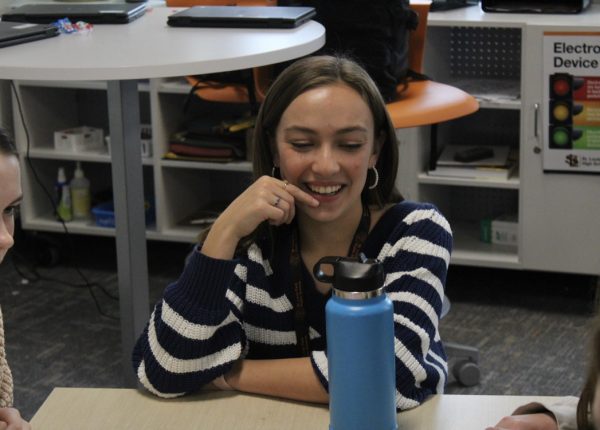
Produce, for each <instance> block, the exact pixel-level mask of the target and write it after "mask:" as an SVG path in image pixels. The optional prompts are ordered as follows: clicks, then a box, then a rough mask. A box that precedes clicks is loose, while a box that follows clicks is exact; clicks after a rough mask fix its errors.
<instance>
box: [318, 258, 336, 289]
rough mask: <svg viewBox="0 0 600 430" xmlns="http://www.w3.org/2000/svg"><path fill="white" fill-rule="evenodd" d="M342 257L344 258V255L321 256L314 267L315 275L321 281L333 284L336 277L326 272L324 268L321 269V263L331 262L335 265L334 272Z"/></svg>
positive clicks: (330, 263)
mask: <svg viewBox="0 0 600 430" xmlns="http://www.w3.org/2000/svg"><path fill="white" fill-rule="evenodd" d="M341 259H342V257H323V258H321V259H320V260H319V261H317V264H315V265H314V267H313V275H315V278H317V279H318V280H319V281H321V282H325V283H327V284H333V280H334V277H333V276H330V275H327V274H326V273H325V272H323V270H322V269H321V265H323V264H329V265H331V266H332V267H333V269H334V272H335V266H336V265H337V263H338V262H339V261H340V260H341Z"/></svg>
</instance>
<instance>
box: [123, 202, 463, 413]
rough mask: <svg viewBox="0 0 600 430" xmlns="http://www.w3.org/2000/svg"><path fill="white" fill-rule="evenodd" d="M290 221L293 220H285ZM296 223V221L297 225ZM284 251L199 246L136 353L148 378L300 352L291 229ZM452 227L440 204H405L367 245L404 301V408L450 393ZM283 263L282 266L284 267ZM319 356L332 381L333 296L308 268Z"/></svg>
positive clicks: (171, 390) (398, 314)
mask: <svg viewBox="0 0 600 430" xmlns="http://www.w3.org/2000/svg"><path fill="white" fill-rule="evenodd" d="M282 228H284V229H285V228H286V227H282ZM288 230H289V229H288ZM280 236H281V238H280V239H279V240H280V242H278V244H277V247H276V249H277V252H276V255H274V256H273V258H268V257H269V252H270V249H271V246H270V245H269V244H268V243H259V242H255V243H253V244H252V245H251V246H250V247H249V248H248V250H247V252H246V253H245V255H244V256H243V257H239V258H235V259H232V260H217V259H213V258H210V257H207V256H205V255H203V254H201V253H200V252H198V250H196V251H194V252H193V253H192V255H191V257H190V259H189V260H188V262H187V264H186V267H185V269H184V271H183V273H182V275H181V277H180V278H179V280H178V281H177V282H175V283H173V284H171V285H169V286H168V287H167V288H166V290H165V292H164V296H163V298H162V300H161V301H159V303H158V304H157V305H156V306H155V308H154V311H153V312H152V315H151V317H150V321H149V323H148V325H147V326H146V328H145V329H144V332H143V333H142V335H141V336H140V338H139V339H138V341H137V343H136V345H135V348H134V351H133V366H134V370H135V372H136V373H137V376H138V378H139V380H140V381H141V383H142V384H143V385H144V386H145V387H146V388H147V389H148V390H149V391H151V392H152V393H154V394H156V395H158V396H161V397H175V396H179V395H183V394H186V393H190V392H194V391H197V390H198V389H200V387H201V386H202V385H204V384H207V383H209V382H210V381H212V380H213V379H215V378H217V377H219V376H220V375H223V374H225V373H226V372H227V371H229V370H230V369H231V368H232V366H233V364H234V362H235V361H236V360H238V359H240V358H248V359H261V358H262V359H272V358H288V357H295V356H297V349H296V333H295V331H294V311H293V308H292V304H291V303H292V302H291V301H290V298H289V297H288V296H287V295H286V293H287V292H288V291H289V288H286V287H285V286H286V285H290V282H291V281H290V278H291V269H290V265H289V255H290V250H291V249H290V248H291V247H290V235H289V234H285V230H284V234H281V235H280ZM451 245H452V233H451V230H450V226H449V225H448V222H447V221H446V219H445V218H444V217H443V216H442V215H441V214H440V213H439V212H438V211H437V209H436V208H435V207H433V206H432V205H430V204H421V203H414V202H407V201H404V202H401V203H398V204H396V205H395V206H393V207H392V208H390V209H389V210H388V211H386V213H385V214H383V216H382V217H381V218H380V220H379V221H378V222H377V224H376V225H375V226H374V227H373V229H372V230H371V232H370V233H369V236H368V237H367V240H366V241H365V242H364V244H363V247H362V250H361V252H363V253H364V254H365V255H366V256H367V257H369V258H377V260H379V261H380V262H381V263H382V264H383V266H384V271H385V288H386V293H387V294H388V297H389V298H390V299H391V300H392V302H393V305H394V331H395V353H396V406H397V408H398V409H399V410H404V409H409V408H412V407H415V406H417V405H419V404H420V403H421V402H422V401H423V400H425V398H426V397H427V396H429V395H431V394H434V393H441V392H443V389H444V385H445V382H446V376H447V364H446V356H445V353H444V349H443V346H442V342H441V340H440V336H439V332H438V322H439V318H440V314H441V310H442V301H443V297H444V283H445V278H446V271H447V268H448V263H449V259H450V249H451ZM274 268H275V269H274ZM303 272H304V273H303V276H304V278H303V279H304V285H305V290H306V291H305V292H304V294H305V303H306V304H307V313H308V315H307V321H308V323H309V335H310V347H311V362H312V365H313V369H314V370H315V372H316V374H317V376H318V377H319V379H320V381H321V383H322V384H323V386H324V387H325V389H327V388H328V382H327V375H328V369H327V352H326V337H325V336H326V333H325V304H326V302H327V299H328V296H325V295H323V294H320V293H319V292H318V291H317V290H316V288H315V285H314V282H313V279H312V277H311V275H310V272H309V271H308V269H307V268H304V269H303Z"/></svg>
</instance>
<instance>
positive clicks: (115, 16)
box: [2, 3, 146, 24]
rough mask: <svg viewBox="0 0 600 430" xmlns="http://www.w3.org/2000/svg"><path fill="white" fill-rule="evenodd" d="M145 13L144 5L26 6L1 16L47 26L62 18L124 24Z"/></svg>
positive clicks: (74, 20) (93, 22)
mask: <svg viewBox="0 0 600 430" xmlns="http://www.w3.org/2000/svg"><path fill="white" fill-rule="evenodd" d="M145 12H146V5H144V4H129V3H109V4H100V3H91V4H64V3H63V4H49V3H48V4H42V3H39V4H27V5H23V6H21V7H18V8H15V9H12V10H10V11H9V12H6V13H5V14H4V15H2V20H3V21H17V22H34V23H41V24H47V23H51V22H55V21H57V20H59V19H62V18H65V17H66V18H69V20H71V21H72V22H76V21H85V22H89V23H92V24H126V23H128V22H131V21H133V20H134V19H136V18H139V17H140V16H142V15H143V14H144V13H145Z"/></svg>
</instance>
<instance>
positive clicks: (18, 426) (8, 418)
mask: <svg viewBox="0 0 600 430" xmlns="http://www.w3.org/2000/svg"><path fill="white" fill-rule="evenodd" d="M0 429H1V430H31V424H29V423H28V422H27V421H25V420H24V419H23V418H22V417H21V414H20V413H19V411H18V410H16V409H15V408H0Z"/></svg>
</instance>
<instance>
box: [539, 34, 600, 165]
mask: <svg viewBox="0 0 600 430" xmlns="http://www.w3.org/2000/svg"><path fill="white" fill-rule="evenodd" d="M543 49H544V51H543V78H544V83H543V86H544V92H543V105H542V106H543V107H544V108H543V109H542V112H544V114H543V116H542V118H543V120H542V126H543V133H542V136H544V151H543V160H544V170H545V171H569V172H590V173H593V172H596V173H600V32H598V33H595V32H579V33H578V32H569V33H565V32H546V33H544V48H543Z"/></svg>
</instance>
